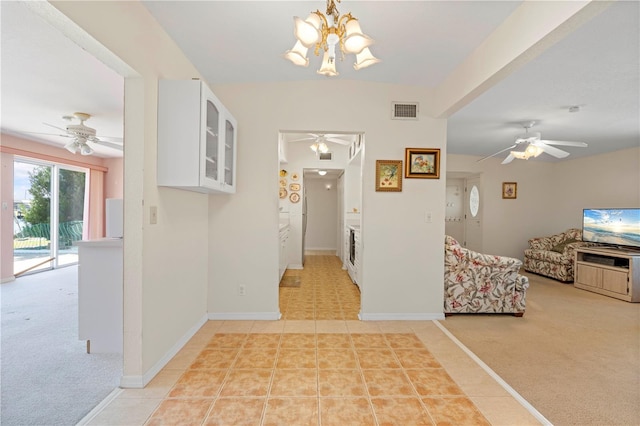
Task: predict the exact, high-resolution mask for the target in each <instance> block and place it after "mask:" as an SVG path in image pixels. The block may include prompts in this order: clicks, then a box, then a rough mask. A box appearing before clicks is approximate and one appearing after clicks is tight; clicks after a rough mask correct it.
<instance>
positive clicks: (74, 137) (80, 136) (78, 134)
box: [31, 112, 123, 155]
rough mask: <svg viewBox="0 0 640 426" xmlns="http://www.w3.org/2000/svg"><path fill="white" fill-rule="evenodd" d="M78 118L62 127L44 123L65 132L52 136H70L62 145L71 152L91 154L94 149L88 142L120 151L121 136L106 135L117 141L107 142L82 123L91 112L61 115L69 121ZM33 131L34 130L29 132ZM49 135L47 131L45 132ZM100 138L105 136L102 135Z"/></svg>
mask: <svg viewBox="0 0 640 426" xmlns="http://www.w3.org/2000/svg"><path fill="white" fill-rule="evenodd" d="M74 118H75V119H78V120H79V121H80V124H68V125H67V126H66V127H65V128H64V129H63V128H61V127H58V126H54V125H53V124H49V123H44V124H46V125H47V126H50V127H53V128H54V129H57V130H60V131H62V132H64V133H65V134H56V135H54V136H62V137H66V138H71V140H70V141H69V142H68V143H67V144H65V145H64V148H65V149H66V150H67V151H69V152H71V153H72V154H77V153H78V152H80V154H82V155H91V154H93V153H94V152H95V151H94V149H93V148H92V147H91V146H90V145H88V142H92V143H96V144H100V145H103V146H106V147H109V148H113V149H117V150H119V151H122V150H123V148H122V145H121V143H122V138H117V137H108V139H112V140H116V141H119V142H107V141H104V140H103V139H100V138H98V137H97V136H96V129H94V128H91V127H89V126H87V125H86V124H84V122H85V121H87V120H88V119H90V118H91V114H87V113H86V112H74V113H73V115H63V116H62V119H63V120H65V121H71V120H73V119H74ZM31 133H35V132H31ZM45 134H48V135H50V134H49V133H45ZM102 138H105V137H104V136H102Z"/></svg>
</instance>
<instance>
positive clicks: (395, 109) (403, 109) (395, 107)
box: [391, 102, 419, 120]
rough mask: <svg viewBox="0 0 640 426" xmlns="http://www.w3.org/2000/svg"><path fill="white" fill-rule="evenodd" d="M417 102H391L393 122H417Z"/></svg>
mask: <svg viewBox="0 0 640 426" xmlns="http://www.w3.org/2000/svg"><path fill="white" fill-rule="evenodd" d="M418 110H419V104H418V102H392V103H391V118H392V119H393V120H417V119H418Z"/></svg>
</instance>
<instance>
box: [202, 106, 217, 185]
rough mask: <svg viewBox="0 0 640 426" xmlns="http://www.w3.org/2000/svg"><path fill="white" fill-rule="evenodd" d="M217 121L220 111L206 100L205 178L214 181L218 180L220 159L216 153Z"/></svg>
mask: <svg viewBox="0 0 640 426" xmlns="http://www.w3.org/2000/svg"><path fill="white" fill-rule="evenodd" d="M219 119H220V111H218V108H216V106H215V105H214V104H213V102H211V101H210V100H207V129H206V137H207V140H206V157H205V177H206V178H208V179H213V180H215V181H217V180H218V160H219V157H220V153H219V152H218V137H219V135H220V128H219V126H220V125H219Z"/></svg>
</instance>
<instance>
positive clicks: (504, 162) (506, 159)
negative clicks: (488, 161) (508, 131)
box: [500, 153, 516, 164]
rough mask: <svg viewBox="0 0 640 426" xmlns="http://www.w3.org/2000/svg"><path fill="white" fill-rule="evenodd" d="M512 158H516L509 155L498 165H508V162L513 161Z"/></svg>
mask: <svg viewBox="0 0 640 426" xmlns="http://www.w3.org/2000/svg"><path fill="white" fill-rule="evenodd" d="M514 158H516V157H514V156H513V154H511V153H509V155H507V158H505V159H504V160H502V163H500V164H509V163H510V162H512V161H513V159H514Z"/></svg>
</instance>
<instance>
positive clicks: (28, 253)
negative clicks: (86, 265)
mask: <svg viewBox="0 0 640 426" xmlns="http://www.w3.org/2000/svg"><path fill="white" fill-rule="evenodd" d="M86 182H87V170H86V169H82V168H74V167H71V166H62V165H58V164H51V163H45V162H36V161H30V160H20V159H17V160H14V189H13V194H14V196H13V225H14V239H13V255H14V261H13V271H14V275H15V276H19V275H22V274H24V273H33V272H40V271H44V270H49V269H54V268H58V267H61V266H67V265H73V264H76V263H78V247H76V246H75V245H74V244H73V243H74V242H75V241H79V240H81V239H82V234H83V227H84V222H85V220H84V214H85V210H86V209H85V193H86Z"/></svg>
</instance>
